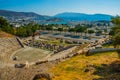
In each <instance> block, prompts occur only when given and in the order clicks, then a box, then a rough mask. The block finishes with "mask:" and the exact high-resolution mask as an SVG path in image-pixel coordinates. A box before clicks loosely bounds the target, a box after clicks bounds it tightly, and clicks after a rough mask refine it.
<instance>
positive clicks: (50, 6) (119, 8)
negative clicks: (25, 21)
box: [0, 0, 120, 15]
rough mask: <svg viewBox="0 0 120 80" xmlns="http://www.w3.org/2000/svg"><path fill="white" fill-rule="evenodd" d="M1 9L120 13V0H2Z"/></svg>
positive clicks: (43, 12)
mask: <svg viewBox="0 0 120 80" xmlns="http://www.w3.org/2000/svg"><path fill="white" fill-rule="evenodd" d="M0 9H5V10H13V11H19V12H35V13H38V14H42V15H55V14H57V13H62V12H78V13H88V14H94V13H104V14H111V15H120V0H0Z"/></svg>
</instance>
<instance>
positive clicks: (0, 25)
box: [0, 17, 14, 34]
mask: <svg viewBox="0 0 120 80" xmlns="http://www.w3.org/2000/svg"><path fill="white" fill-rule="evenodd" d="M0 29H1V30H2V31H5V32H7V33H11V34H14V29H13V26H10V24H9V23H8V21H7V20H6V19H5V18H3V17H0Z"/></svg>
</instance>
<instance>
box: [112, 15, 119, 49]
mask: <svg viewBox="0 0 120 80" xmlns="http://www.w3.org/2000/svg"><path fill="white" fill-rule="evenodd" d="M112 22H113V23H114V25H115V27H113V28H112V30H111V33H112V32H113V33H112V34H111V35H112V40H113V45H114V47H116V48H119V46H120V16H116V17H115V18H113V19H112Z"/></svg>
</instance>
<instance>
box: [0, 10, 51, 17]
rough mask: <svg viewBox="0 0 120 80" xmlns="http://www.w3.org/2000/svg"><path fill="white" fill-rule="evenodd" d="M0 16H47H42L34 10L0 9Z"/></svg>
mask: <svg viewBox="0 0 120 80" xmlns="http://www.w3.org/2000/svg"><path fill="white" fill-rule="evenodd" d="M0 16H5V17H14V18H15V17H31V18H32V17H34V18H35V19H46V18H49V16H43V15H39V14H36V13H34V12H16V11H9V10H0Z"/></svg>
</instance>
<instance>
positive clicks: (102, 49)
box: [86, 48, 119, 55]
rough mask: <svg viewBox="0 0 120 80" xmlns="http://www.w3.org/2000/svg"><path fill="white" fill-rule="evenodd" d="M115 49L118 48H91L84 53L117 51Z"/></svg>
mask: <svg viewBox="0 0 120 80" xmlns="http://www.w3.org/2000/svg"><path fill="white" fill-rule="evenodd" d="M117 50H119V49H117V48H101V49H91V50H88V52H87V53H86V55H92V54H95V53H102V52H110V51H117Z"/></svg>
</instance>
